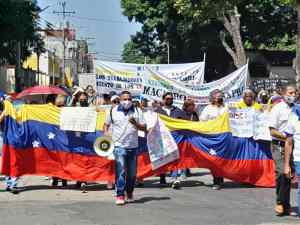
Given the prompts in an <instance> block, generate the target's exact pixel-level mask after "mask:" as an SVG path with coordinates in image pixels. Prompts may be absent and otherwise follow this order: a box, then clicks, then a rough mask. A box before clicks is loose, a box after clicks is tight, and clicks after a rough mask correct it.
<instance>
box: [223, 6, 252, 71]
mask: <svg viewBox="0 0 300 225" xmlns="http://www.w3.org/2000/svg"><path fill="white" fill-rule="evenodd" d="M222 19H223V23H224V27H225V29H226V30H227V32H228V33H229V35H230V37H231V39H232V42H233V48H232V47H230V45H229V44H228V43H227V42H226V35H225V33H224V32H221V33H220V38H221V41H222V44H223V46H224V47H225V49H226V51H227V52H228V53H229V55H230V56H231V57H232V59H233V62H234V65H235V66H236V67H237V68H240V67H241V66H243V65H245V64H246V62H247V58H246V53H245V49H244V45H243V41H242V36H241V28H240V26H241V23H240V15H239V13H238V9H237V7H236V6H235V7H234V11H233V12H231V13H230V14H229V15H228V16H227V15H224V16H223V18H222Z"/></svg>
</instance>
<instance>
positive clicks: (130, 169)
mask: <svg viewBox="0 0 300 225" xmlns="http://www.w3.org/2000/svg"><path fill="white" fill-rule="evenodd" d="M110 126H112V140H113V142H114V145H115V149H114V156H115V166H116V169H115V173H116V195H117V198H116V204H117V205H124V204H125V192H126V197H127V202H132V201H133V190H134V186H135V180H136V165H137V148H138V147H139V142H138V130H142V131H146V125H145V120H144V117H143V113H142V111H141V110H140V109H138V108H135V107H134V106H133V104H132V97H131V94H130V92H128V91H123V92H122V93H121V99H120V104H119V105H118V106H116V107H114V108H113V109H112V112H111V113H110V114H108V115H107V117H106V121H105V124H104V134H105V135H106V133H108V132H109V127H110Z"/></svg>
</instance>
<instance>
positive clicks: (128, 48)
mask: <svg viewBox="0 0 300 225" xmlns="http://www.w3.org/2000/svg"><path fill="white" fill-rule="evenodd" d="M122 60H123V62H125V63H137V64H143V63H145V62H146V63H148V64H153V63H160V61H161V59H160V58H159V57H155V58H150V57H149V56H145V55H144V54H143V53H142V51H141V50H139V48H138V46H137V44H136V43H135V42H133V41H128V42H127V43H125V45H124V48H123V52H122Z"/></svg>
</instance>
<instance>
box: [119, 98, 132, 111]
mask: <svg viewBox="0 0 300 225" xmlns="http://www.w3.org/2000/svg"><path fill="white" fill-rule="evenodd" d="M120 104H121V105H122V106H123V108H124V109H129V108H130V107H131V106H132V101H129V100H125V101H121V102H120Z"/></svg>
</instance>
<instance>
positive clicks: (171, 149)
mask: <svg viewBox="0 0 300 225" xmlns="http://www.w3.org/2000/svg"><path fill="white" fill-rule="evenodd" d="M147 145H148V151H149V156H150V161H151V164H152V168H153V170H155V169H158V168H160V167H162V166H164V165H166V164H168V163H170V162H173V161H175V160H177V159H179V150H178V146H177V144H176V142H175V140H174V138H173V137H172V135H171V133H170V131H169V130H168V129H167V128H166V126H165V125H164V123H163V122H162V121H161V120H160V119H158V120H157V122H156V124H155V126H154V128H153V129H152V130H151V131H150V132H149V133H148V136H147Z"/></svg>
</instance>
